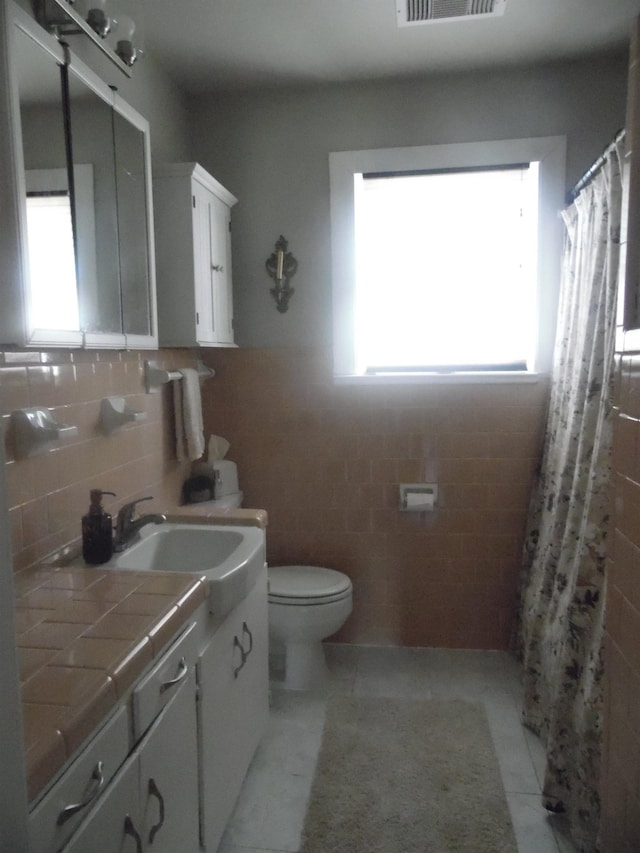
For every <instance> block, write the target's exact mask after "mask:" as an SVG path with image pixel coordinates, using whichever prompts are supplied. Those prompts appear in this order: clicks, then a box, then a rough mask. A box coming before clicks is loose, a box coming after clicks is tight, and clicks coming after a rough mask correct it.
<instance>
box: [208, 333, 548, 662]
mask: <svg viewBox="0 0 640 853" xmlns="http://www.w3.org/2000/svg"><path fill="white" fill-rule="evenodd" d="M205 361H206V362H207V363H208V364H210V365H211V366H212V367H214V368H215V369H216V372H217V375H216V378H215V380H213V381H211V382H209V383H208V384H207V392H206V398H205V405H204V408H205V421H206V425H207V430H206V431H207V433H209V432H214V433H217V434H219V435H222V436H224V437H225V438H227V439H228V440H229V441H230V442H231V450H230V451H229V454H228V457H229V458H230V459H233V460H234V461H236V462H237V463H238V469H239V475H240V478H241V488H243V490H244V493H245V505H246V506H251V507H261V508H264V509H266V510H267V511H268V514H269V527H268V532H267V547H268V559H269V562H270V563H271V564H272V565H276V564H278V563H315V564H320V565H324V566H329V567H332V568H336V569H340V570H343V571H345V572H346V573H347V574H348V575H349V576H350V577H351V578H352V580H353V583H354V612H353V615H352V617H351V618H350V620H349V621H348V623H347V625H346V626H345V628H344V629H343V630H342V631H341V632H340V634H339V635H338V637H339V639H340V640H342V641H347V642H357V643H377V644H400V645H410V646H413V645H416V646H417V645H421V646H446V647H467V648H505V647H506V646H507V645H508V642H509V636H510V632H511V628H512V620H513V615H514V607H515V599H516V590H517V585H518V574H519V570H520V554H521V547H522V537H523V531H524V525H525V518H526V513H527V507H528V501H529V493H530V489H531V483H532V474H533V471H534V468H535V466H536V464H537V461H538V457H539V449H540V441H541V431H542V426H543V421H544V415H545V410H546V400H547V395H548V386H547V383H546V382H541V383H537V384H508V385H507V384H505V385H497V384H493V385H466V386H457V387H454V386H451V385H448V386H445V385H440V386H433V385H431V386H417V385H412V386H401V387H398V386H396V387H390V386H387V387H384V388H381V387H378V388H371V387H369V388H365V387H362V386H361V387H354V386H346V387H344V386H343V387H337V386H335V385H334V384H333V379H332V376H331V357H330V353H329V352H328V351H324V350H315V349H238V350H209V351H206V355H205ZM425 480H426V481H435V482H437V484H438V487H439V490H440V491H439V500H438V507H437V509H436V511H435V512H433V513H428V514H420V513H416V514H413V513H403V512H400V511H399V510H398V504H399V496H398V484H399V483H400V482H424V481H425Z"/></svg>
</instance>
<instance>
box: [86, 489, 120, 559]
mask: <svg viewBox="0 0 640 853" xmlns="http://www.w3.org/2000/svg"><path fill="white" fill-rule="evenodd" d="M89 495H90V498H91V505H90V506H89V512H88V513H87V514H86V515H83V516H82V556H83V557H84V560H85V562H87V563H89V564H91V565H93V566H97V565H100V563H106V562H108V561H109V560H110V559H111V555H112V554H113V523H112V520H111V516H110V515H109V513H108V512H106V511H105V509H104V507H103V506H102V496H103V495H113V496H114V497H115V494H114V492H103V491H102V490H101V489H91V491H90V493H89Z"/></svg>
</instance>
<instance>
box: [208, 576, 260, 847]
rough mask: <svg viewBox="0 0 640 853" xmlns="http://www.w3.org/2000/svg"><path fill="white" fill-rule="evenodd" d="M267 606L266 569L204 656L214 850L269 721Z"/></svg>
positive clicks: (210, 835) (211, 844) (210, 831)
mask: <svg viewBox="0 0 640 853" xmlns="http://www.w3.org/2000/svg"><path fill="white" fill-rule="evenodd" d="M267 608H268V604H267V570H266V567H265V568H264V570H263V571H262V573H261V574H260V576H259V577H258V579H257V580H256V584H255V586H254V588H253V589H252V591H251V592H250V593H249V595H248V596H247V598H246V599H245V600H244V601H243V602H242V603H241V604H240V605H238V607H236V608H235V609H234V610H233V611H232V612H231V613H230V614H229V615H228V616H227V617H226V618H225V619H224V621H223V622H222V623H221V624H220V626H219V627H218V628H217V629H216V630H215V633H213V635H212V636H211V638H210V640H209V642H208V644H207V645H206V646H205V647H204V648H203V650H202V652H201V654H200V656H199V658H198V663H197V667H196V669H197V674H198V683H199V688H200V701H199V703H198V715H199V718H198V727H199V731H200V749H201V761H202V778H201V784H202V803H203V813H202V831H203V839H202V840H203V847H204V848H205V849H206V850H207V851H208V853H215V851H216V850H217V848H218V845H219V843H220V839H221V837H222V834H223V832H224V829H225V826H226V824H227V821H228V820H229V817H230V816H231V812H232V811H233V807H234V805H235V802H236V799H237V797H238V794H239V793H240V789H241V787H242V782H243V780H244V777H245V774H246V772H247V769H248V767H249V764H250V762H251V759H252V758H253V755H254V753H255V751H256V748H257V746H258V743H259V742H260V739H261V737H262V735H263V733H264V730H265V726H266V723H267V718H268V714H269V676H268V609H267ZM210 619H213V617H210Z"/></svg>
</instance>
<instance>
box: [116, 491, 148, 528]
mask: <svg viewBox="0 0 640 853" xmlns="http://www.w3.org/2000/svg"><path fill="white" fill-rule="evenodd" d="M152 500H153V495H147V497H146V498H138V499H137V500H135V501H129V503H126V504H123V505H122V506H121V507H120V510H119V511H118V519H121V520H126V522H130V521H131V520H132V519H133V512H134V510H135V508H136V506H137V505H138V504H139V503H142V501H152Z"/></svg>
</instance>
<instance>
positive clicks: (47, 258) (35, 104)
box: [12, 26, 82, 346]
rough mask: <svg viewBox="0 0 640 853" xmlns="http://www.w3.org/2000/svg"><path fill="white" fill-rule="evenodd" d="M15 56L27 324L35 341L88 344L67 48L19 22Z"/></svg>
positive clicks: (15, 32)
mask: <svg viewBox="0 0 640 853" xmlns="http://www.w3.org/2000/svg"><path fill="white" fill-rule="evenodd" d="M13 35H14V41H13V45H12V48H13V50H12V56H13V62H14V75H15V76H14V79H15V83H16V91H17V101H18V104H19V113H18V121H17V122H16V128H17V129H18V130H19V133H20V137H19V141H20V153H21V155H22V170H21V174H20V175H19V176H18V177H19V178H20V179H21V180H19V181H17V186H18V188H19V194H20V198H19V201H20V205H19V214H20V216H19V221H20V224H21V227H22V235H21V238H22V239H21V242H22V262H23V282H24V311H25V318H24V326H25V331H26V335H27V339H28V342H29V343H34V344H38V343H42V344H50V343H53V342H57V341H60V342H61V343H63V344H68V345H69V346H74V345H78V344H80V343H82V334H81V322H80V315H79V301H78V275H77V265H76V255H75V239H74V209H73V186H72V176H71V175H70V174H69V170H68V167H67V163H68V160H67V137H66V134H65V121H64V78H65V72H66V69H65V68H64V63H63V59H64V56H63V53H62V50H61V49H60V48H59V46H58V45H56V44H51V43H47V42H46V41H45V42H44V43H42V42H39V41H38V40H36V39H34V38H33V37H32V35H31V34H30V32H29V31H28V30H26V29H24V28H22V27H20V26H16V27H15V30H14V33H13Z"/></svg>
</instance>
